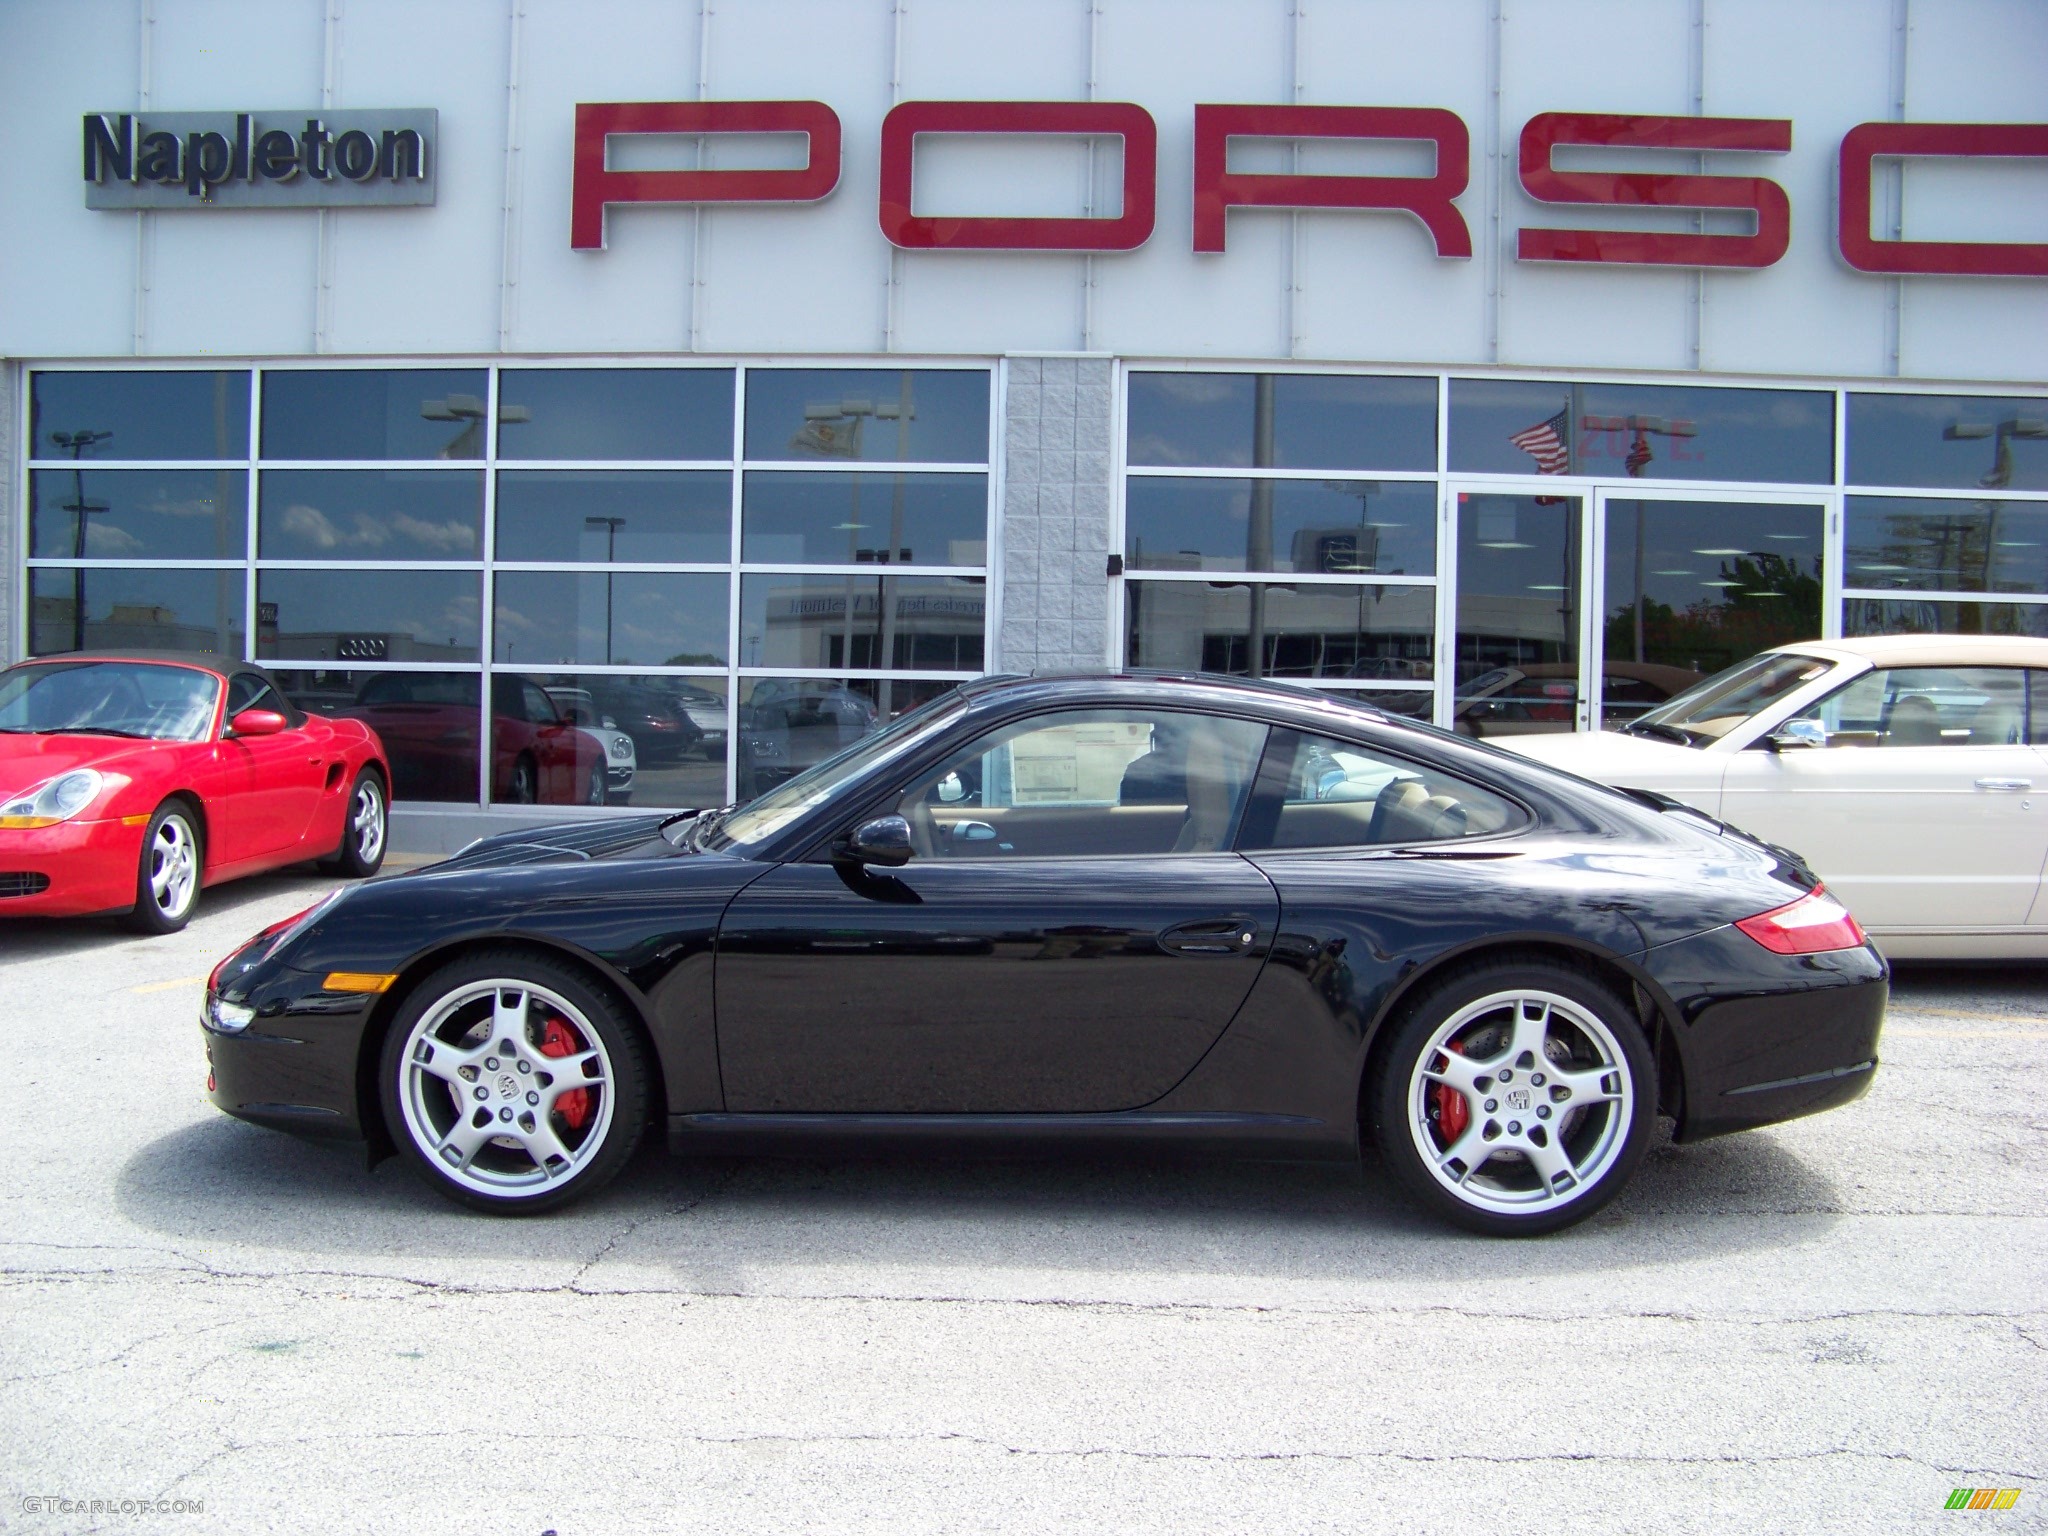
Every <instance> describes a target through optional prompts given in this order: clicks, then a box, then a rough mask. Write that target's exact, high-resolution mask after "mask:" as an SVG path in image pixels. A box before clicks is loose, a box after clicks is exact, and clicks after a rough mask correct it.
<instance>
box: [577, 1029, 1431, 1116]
mask: <svg viewBox="0 0 2048 1536" xmlns="http://www.w3.org/2000/svg"><path fill="white" fill-rule="evenodd" d="M581 1049H582V1047H581V1046H579V1045H578V1044H577V1043H576V1035H575V1032H574V1031H573V1030H571V1029H570V1028H569V1026H568V1025H567V1024H564V1023H563V1022H562V1021H561V1020H560V1019H558V1018H556V1017H555V1016H554V1015H553V1014H549V1015H548V1022H547V1027H546V1028H545V1029H543V1030H542V1031H541V1037H540V1053H541V1055H543V1056H574V1055H575V1054H576V1053H577V1052H578V1051H579V1050H581ZM1458 1102H1459V1104H1461V1105H1462V1104H1463V1103H1464V1102H1465V1101H1464V1100H1463V1099H1460V1100H1459V1101H1458ZM555 1113H557V1114H558V1115H560V1116H561V1117H562V1118H563V1119H564V1120H565V1121H567V1122H568V1124H569V1129H570V1130H572V1131H580V1130H582V1129H583V1122H584V1121H586V1120H588V1119H589V1118H590V1090H589V1089H588V1088H571V1089H569V1090H568V1091H567V1092H566V1093H564V1094H562V1095H561V1097H559V1098H558V1099H556V1100H555Z"/></svg>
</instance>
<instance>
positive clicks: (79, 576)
mask: <svg viewBox="0 0 2048 1536" xmlns="http://www.w3.org/2000/svg"><path fill="white" fill-rule="evenodd" d="M245 591H246V589H245V587H244V582H243V574H242V570H241V568H240V567H237V568H235V569H233V570H217V571H199V570H182V571H180V570H169V571H167V570H139V571H137V570H108V569H104V568H102V569H97V570H90V569H86V568H84V567H79V566H74V567H72V568H71V569H70V570H62V571H53V570H49V569H47V568H43V569H31V570H30V571H29V650H30V651H32V652H34V653H35V654H37V655H44V654H46V653H48V652H51V651H78V650H86V651H112V650H133V649H136V648H138V647H147V648H149V649H151V650H168V651H204V652H207V653H208V654H210V655H214V656H227V657H235V658H239V657H240V656H241V655H242V637H243V633H244V608H245V606H246V597H245Z"/></svg>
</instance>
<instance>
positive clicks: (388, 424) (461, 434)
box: [263, 368, 490, 459]
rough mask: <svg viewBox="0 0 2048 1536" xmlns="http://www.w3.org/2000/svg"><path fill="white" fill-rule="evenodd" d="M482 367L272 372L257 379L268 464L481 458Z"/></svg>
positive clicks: (486, 388) (484, 380)
mask: <svg viewBox="0 0 2048 1536" xmlns="http://www.w3.org/2000/svg"><path fill="white" fill-rule="evenodd" d="M489 398H490V394H489V380H488V376H487V375H486V373H485V371H484V370H483V369H481V368H402V369H401V368H272V369H267V370H266V371H265V372H264V375H263V456H264V457H265V458H270V459H480V458H482V457H483V456H484V415H485V412H486V410H487V409H488V407H487V406H486V405H485V402H486V401H487V400H488V399H489Z"/></svg>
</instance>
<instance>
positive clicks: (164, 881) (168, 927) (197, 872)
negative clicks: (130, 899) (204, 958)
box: [128, 800, 206, 933]
mask: <svg viewBox="0 0 2048 1536" xmlns="http://www.w3.org/2000/svg"><path fill="white" fill-rule="evenodd" d="M205 870H206V847H205V844H204V843H203V842H201V840H200V837H199V823H198V818H197V817H195V816H194V815H193V814H192V808H191V807H190V806H189V805H187V804H186V803H185V802H184V801H182V800H166V801H165V802H164V803H163V804H162V805H160V806H158V807H157V808H156V814H155V815H154V816H152V817H150V818H149V826H148V827H147V828H146V829H144V831H143V834H142V857H141V861H140V864H139V866H138V868H137V869H136V872H135V909H134V910H133V911H132V912H130V913H129V914H128V926H129V927H131V928H133V929H135V930H136V931H137V932H139V933H176V932H177V931H178V930H179V929H180V928H183V927H184V926H185V925H186V924H187V923H189V922H191V921H192V914H193V913H194V912H196V911H197V910H198V909H199V888H200V883H201V881H202V880H203V879H204V878H205Z"/></svg>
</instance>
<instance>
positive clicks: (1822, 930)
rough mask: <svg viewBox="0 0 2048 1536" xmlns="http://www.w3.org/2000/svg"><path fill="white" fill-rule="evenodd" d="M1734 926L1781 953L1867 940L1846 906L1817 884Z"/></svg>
mask: <svg viewBox="0 0 2048 1536" xmlns="http://www.w3.org/2000/svg"><path fill="white" fill-rule="evenodd" d="M1735 926H1736V927H1738V928H1740V929H1741V930H1742V931H1743V932H1744V933H1746V934H1748V935H1749V936H1750V937H1751V938H1752V939H1755V940H1756V941H1757V943H1759V944H1761V945H1763V947H1764V948H1765V949H1768V950H1772V951H1774V952H1775V953H1777V954H1781V955H1817V954H1820V953H1822V952H1823V951H1826V950H1830V949H1861V948H1862V947H1863V945H1864V944H1865V943H1866V942H1868V941H1867V940H1866V939H1865V938H1864V934H1863V929H1862V926H1861V925H1860V924H1858V923H1857V921H1856V919H1855V918H1853V917H1851V916H1850V915H1849V909H1848V908H1847V907H1845V906H1843V905H1842V904H1841V903H1840V902H1839V901H1837V900H1835V898H1834V897H1832V896H1830V895H1829V894H1828V888H1827V887H1826V886H1824V885H1816V886H1815V887H1814V888H1813V889H1812V890H1811V891H1808V892H1807V893H1806V894H1805V895H1804V896H1802V897H1800V898H1799V899H1798V900H1797V901H1794V902H1788V903H1786V904H1785V905H1784V906H1782V907H1773V908H1772V909H1771V910H1770V911H1768V912H1759V913H1757V915H1756V916H1755V917H1745V918H1742V919H1741V920H1739V921H1738V922H1737V923H1736V924H1735Z"/></svg>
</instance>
